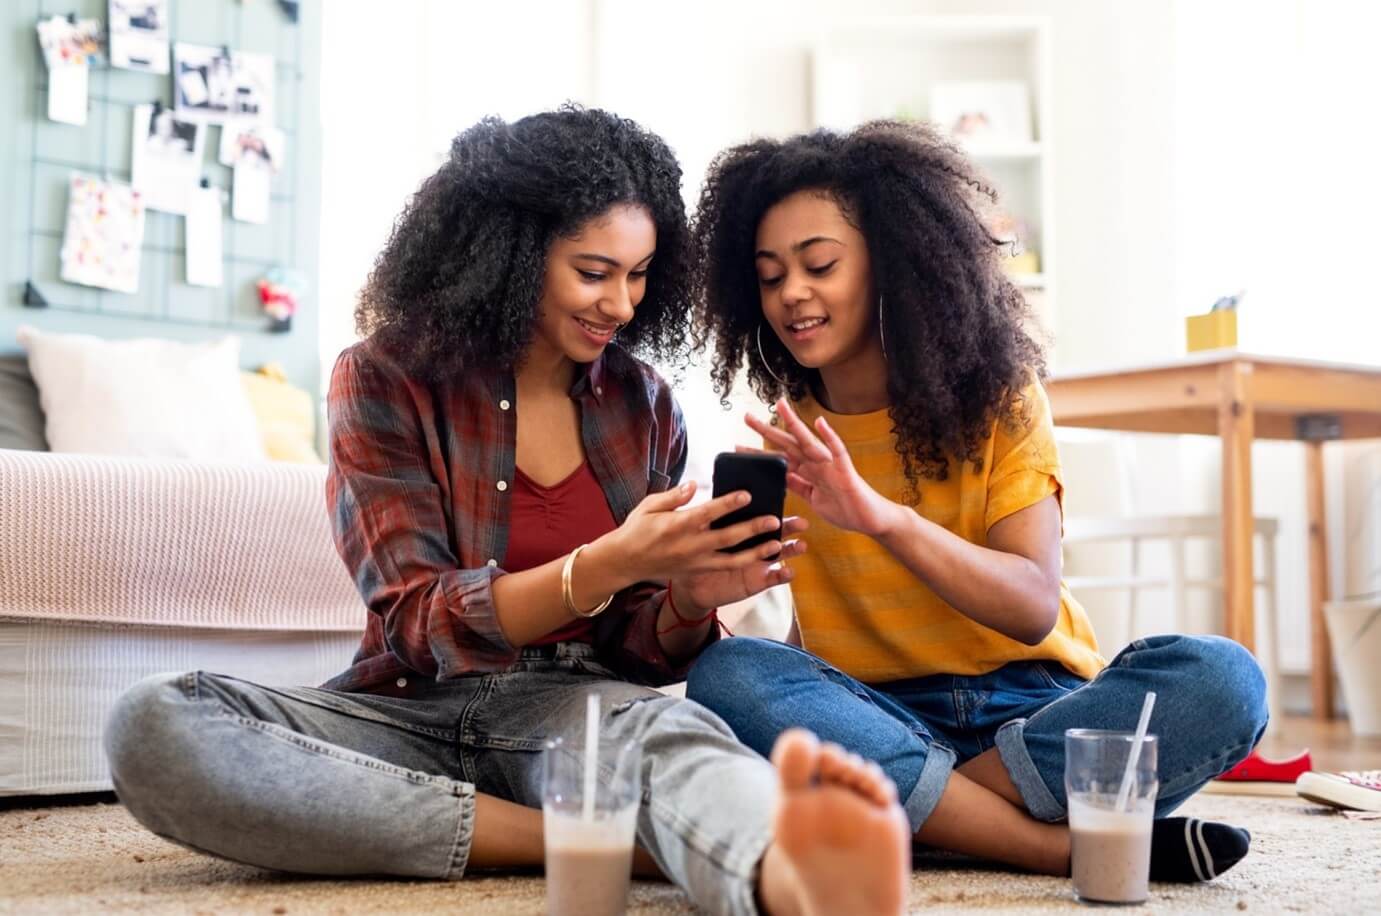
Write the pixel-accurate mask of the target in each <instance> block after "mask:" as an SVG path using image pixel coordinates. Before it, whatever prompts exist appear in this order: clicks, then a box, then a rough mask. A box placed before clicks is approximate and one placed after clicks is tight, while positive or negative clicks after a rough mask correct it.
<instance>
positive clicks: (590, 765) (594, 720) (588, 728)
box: [583, 693, 599, 821]
mask: <svg viewBox="0 0 1381 916" xmlns="http://www.w3.org/2000/svg"><path fill="white" fill-rule="evenodd" d="M598 774H599V694H597V693H591V694H589V695H588V696H587V697H586V698H585V793H584V796H583V797H584V802H585V803H584V813H585V820H586V821H593V820H594V819H595V777H596V776H597V775H598Z"/></svg>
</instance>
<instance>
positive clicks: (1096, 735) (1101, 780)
mask: <svg viewBox="0 0 1381 916" xmlns="http://www.w3.org/2000/svg"><path fill="white" fill-rule="evenodd" d="M1134 738H1135V736H1134V735H1133V733H1132V732H1116V731H1100V730H1097V729H1088V728H1071V729H1069V730H1068V731H1066V732H1065V794H1066V796H1067V797H1068V799H1069V834H1070V844H1071V847H1070V867H1071V872H1072V875H1073V878H1074V896H1075V897H1077V898H1078V899H1079V900H1081V901H1084V902H1087V903H1121V904H1136V903H1144V902H1145V901H1146V897H1147V893H1148V889H1147V882H1148V880H1149V877H1150V873H1151V821H1152V819H1153V818H1154V816H1155V811H1156V791H1157V789H1158V788H1159V787H1160V784H1159V781H1158V779H1157V777H1156V750H1157V741H1156V736H1155V735H1147V736H1146V737H1145V739H1144V740H1143V741H1142V742H1141V750H1140V752H1139V753H1138V754H1137V759H1136V762H1135V766H1134V767H1133V768H1132V771H1131V775H1130V786H1129V789H1128V791H1126V792H1121V789H1122V783H1123V779H1124V776H1126V774H1127V760H1128V757H1129V756H1130V755H1131V753H1132V746H1133V744H1134ZM1119 793H1121V795H1122V804H1121V807H1119V806H1118V801H1119Z"/></svg>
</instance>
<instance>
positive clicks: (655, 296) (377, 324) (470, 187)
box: [355, 104, 691, 378]
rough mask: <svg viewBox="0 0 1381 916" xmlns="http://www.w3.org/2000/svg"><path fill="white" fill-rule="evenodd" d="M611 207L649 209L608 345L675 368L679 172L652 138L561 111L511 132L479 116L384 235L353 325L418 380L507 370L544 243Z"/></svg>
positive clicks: (686, 296)
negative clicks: (637, 287)
mask: <svg viewBox="0 0 1381 916" xmlns="http://www.w3.org/2000/svg"><path fill="white" fill-rule="evenodd" d="M620 204H635V205H638V206H642V207H645V208H646V209H647V211H648V213H649V214H650V215H651V217H652V221H653V223H654V224H655V225H656V227H657V256H656V257H655V258H654V259H653V260H652V265H651V267H650V268H649V270H648V278H647V294H646V295H645V296H644V297H643V299H642V301H641V302H640V303H639V304H638V308H637V311H636V312H635V313H634V317H633V320H632V321H630V322H629V323H628V324H627V325H626V326H624V327H623V328H621V329H620V330H619V332H618V336H617V337H616V338H615V344H616V345H617V346H619V347H621V348H622V349H624V350H627V351H629V352H631V353H633V354H636V355H639V356H643V357H646V358H648V359H651V360H657V361H660V362H662V363H663V364H673V365H674V364H677V363H678V362H679V361H680V360H679V357H681V356H682V355H683V354H684V350H685V345H686V341H687V337H688V333H689V325H690V312H691V300H690V296H691V270H690V262H689V250H688V236H689V231H690V230H689V225H688V222H687V219H686V205H685V202H684V200H683V199H682V197H681V167H680V165H679V164H678V163H677V161H676V157H675V155H674V154H673V153H672V151H671V149H670V148H669V147H668V146H667V145H666V142H665V141H663V140H662V138H661V137H659V136H657V135H656V134H654V133H652V132H650V131H647V130H644V129H643V128H642V127H640V126H638V125H637V124H636V123H634V122H633V121H630V120H627V119H626V118H620V117H618V116H616V115H613V114H611V113H609V112H606V111H601V110H599V109H587V108H582V107H580V106H578V105H571V104H568V105H564V106H562V107H561V108H559V109H557V110H555V111H546V112H542V113H540V114H535V115H531V116H529V117H526V118H522V119H520V120H518V121H514V122H513V123H511V124H510V123H507V122H505V121H502V120H500V119H499V118H486V119H484V120H483V121H480V122H479V123H478V124H476V125H474V126H473V127H471V128H469V129H467V130H465V131H464V132H462V133H461V134H460V135H459V136H457V137H456V138H455V140H453V141H452V143H451V152H450V156H449V158H448V159H447V160H446V162H445V163H443V164H442V166H441V168H440V169H438V170H437V172H436V174H434V175H432V176H431V177H430V178H428V179H426V180H425V181H423V182H422V185H421V187H420V188H419V189H418V190H417V193H416V194H414V195H413V197H412V199H411V200H410V201H409V202H408V205H407V207H406V208H405V209H404V210H403V213H402V215H401V216H399V217H398V220H397V222H396V223H395V224H394V227H393V233H392V235H391V236H390V237H389V240H388V242H387V243H386V244H385V245H384V248H383V250H382V251H381V252H380V253H379V256H378V258H377V260H376V261H375V263H374V269H373V271H372V272H371V273H370V275H369V279H368V280H367V281H366V283H365V286H364V289H363V291H362V292H361V294H360V301H359V304H358V306H357V307H356V309H355V323H356V326H357V328H358V330H359V331H360V333H361V334H363V335H370V334H374V335H376V337H377V338H378V339H379V340H380V341H381V342H382V343H383V344H385V345H386V346H388V347H390V348H391V349H393V350H394V351H396V353H397V354H398V356H399V358H400V359H401V360H403V361H404V363H405V364H406V365H407V366H408V368H409V369H410V370H412V371H415V372H417V373H419V374H421V375H423V376H424V377H430V378H437V377H441V376H444V375H448V374H451V373H453V372H456V371H459V370H461V369H463V368H476V367H482V368H512V367H513V366H514V365H515V363H516V362H517V361H518V359H519V357H520V356H521V355H522V353H523V352H524V351H525V350H526V348H527V346H528V344H529V343H530V341H531V339H532V335H533V332H534V330H535V327H536V323H537V317H538V316H537V303H538V298H539V296H540V295H541V291H542V281H543V276H544V273H545V270H546V259H547V250H548V248H549V247H550V246H551V243H552V240H553V239H554V238H556V237H557V236H558V235H562V236H570V235H571V234H572V233H575V232H577V231H578V230H579V229H580V227H581V226H583V225H585V224H586V223H587V222H588V221H590V220H591V219H594V218H597V217H599V216H601V215H603V214H605V213H607V212H608V211H609V210H610V209H612V208H613V207H615V206H618V205H620Z"/></svg>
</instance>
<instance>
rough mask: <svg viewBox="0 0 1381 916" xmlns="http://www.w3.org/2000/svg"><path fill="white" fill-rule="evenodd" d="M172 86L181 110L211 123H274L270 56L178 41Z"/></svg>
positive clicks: (175, 50) (182, 112) (177, 106)
mask: <svg viewBox="0 0 1381 916" xmlns="http://www.w3.org/2000/svg"><path fill="white" fill-rule="evenodd" d="M173 70H174V78H173V86H174V95H175V97H176V100H177V103H176V106H175V107H176V109H177V112H178V114H179V115H180V116H182V117H187V118H195V119H197V120H200V121H205V122H207V123H211V124H225V123H227V122H230V121H255V122H258V123H262V124H272V123H273V58H272V57H270V56H269V55H267V54H252V53H250V52H247V51H231V50H230V49H229V48H223V47H222V48H213V47H210V46H208V45H192V44H184V43H182V42H178V43H177V44H176V45H174V46H173Z"/></svg>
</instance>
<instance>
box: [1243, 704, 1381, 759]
mask: <svg viewBox="0 0 1381 916" xmlns="http://www.w3.org/2000/svg"><path fill="white" fill-rule="evenodd" d="M1305 748H1308V749H1309V755H1310V758H1311V760H1312V761H1313V764H1314V769H1316V770H1324V771H1328V772H1334V773H1336V772H1338V771H1339V770H1381V737H1378V738H1360V737H1358V736H1356V735H1354V734H1353V733H1352V729H1350V728H1349V727H1348V724H1347V720H1346V719H1332V720H1330V721H1327V722H1318V721H1315V720H1314V719H1311V718H1308V717H1305V716H1285V717H1284V718H1282V719H1281V720H1280V725H1279V727H1278V728H1275V729H1274V730H1273V731H1271V732H1270V733H1268V734H1267V735H1266V737H1265V738H1263V739H1262V741H1261V747H1260V748H1259V750H1260V751H1261V753H1262V754H1263V755H1265V756H1266V757H1293V756H1294V755H1295V754H1297V753H1299V752H1300V751H1302V750H1304V749H1305Z"/></svg>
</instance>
